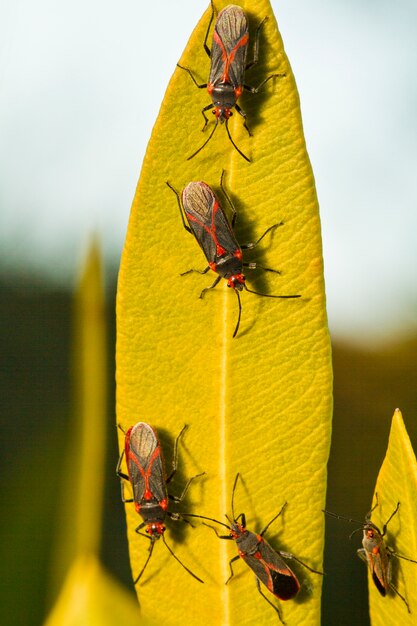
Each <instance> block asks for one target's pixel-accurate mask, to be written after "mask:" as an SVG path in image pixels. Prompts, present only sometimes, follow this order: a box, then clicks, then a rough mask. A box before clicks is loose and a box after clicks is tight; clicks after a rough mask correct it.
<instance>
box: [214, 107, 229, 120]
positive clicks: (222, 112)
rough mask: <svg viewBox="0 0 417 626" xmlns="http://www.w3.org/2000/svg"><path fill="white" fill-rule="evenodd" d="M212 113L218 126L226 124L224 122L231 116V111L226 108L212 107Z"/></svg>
mask: <svg viewBox="0 0 417 626" xmlns="http://www.w3.org/2000/svg"><path fill="white" fill-rule="evenodd" d="M212 112H213V115H214V116H215V117H216V120H217V122H220V124H223V123H224V122H226V120H228V119H229V118H231V117H232V115H233V113H232V111H231V109H229V108H228V107H224V106H223V107H214V109H213V111H212Z"/></svg>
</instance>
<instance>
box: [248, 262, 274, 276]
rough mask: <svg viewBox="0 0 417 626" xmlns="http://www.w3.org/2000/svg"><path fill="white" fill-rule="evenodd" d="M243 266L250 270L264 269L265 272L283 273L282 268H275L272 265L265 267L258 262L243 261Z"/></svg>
mask: <svg viewBox="0 0 417 626" xmlns="http://www.w3.org/2000/svg"><path fill="white" fill-rule="evenodd" d="M242 265H243V267H247V268H248V269H250V270H263V271H264V272H274V274H281V272H280V270H273V269H272V268H270V267H264V266H263V265H259V264H258V263H253V262H252V263H242Z"/></svg>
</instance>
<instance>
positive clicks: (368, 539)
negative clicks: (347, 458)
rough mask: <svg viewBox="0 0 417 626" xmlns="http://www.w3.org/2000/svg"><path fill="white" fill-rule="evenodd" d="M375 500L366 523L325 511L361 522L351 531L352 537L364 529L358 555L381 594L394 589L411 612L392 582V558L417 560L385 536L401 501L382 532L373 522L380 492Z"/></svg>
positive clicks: (330, 513)
mask: <svg viewBox="0 0 417 626" xmlns="http://www.w3.org/2000/svg"><path fill="white" fill-rule="evenodd" d="M375 500H376V503H375V505H374V506H373V507H372V509H371V510H370V511H369V513H367V515H366V517H365V523H364V524H361V522H358V520H355V519H353V518H350V517H343V516H342V515H337V514H336V513H332V512H331V511H324V513H326V514H327V515H330V516H332V517H336V518H337V519H342V520H345V521H347V522H356V523H358V524H361V527H360V528H358V529H357V530H354V531H353V533H351V535H350V536H351V537H352V535H354V534H355V533H356V532H358V531H360V530H362V531H363V538H362V548H360V549H359V550H358V551H357V554H358V557H359V558H360V559H361V560H362V561H364V562H365V563H366V564H367V566H368V569H369V571H370V573H371V576H372V580H373V583H374V585H375V587H376V588H377V589H378V591H379V593H380V594H381V596H383V597H385V596H386V595H387V591H388V590H389V589H392V591H393V592H394V593H395V594H396V595H397V596H398V597H399V598H401V600H402V601H403V602H404V604H405V606H406V607H407V611H408V612H409V613H411V611H410V607H409V604H408V602H407V600H406V599H405V598H404V596H402V595H401V593H400V592H399V591H398V589H397V588H396V587H395V586H394V585H393V583H392V561H391V558H392V557H393V556H396V557H397V558H399V559H404V560H405V561H410V562H411V563H417V561H414V560H413V559H410V558H408V557H406V556H402V555H401V554H398V552H395V551H394V550H393V549H392V548H390V547H389V546H388V545H387V544H385V542H384V537H385V534H386V532H387V526H388V524H389V522H390V521H391V520H392V518H393V517H394V516H395V515H396V514H397V513H398V510H399V508H400V503H399V502H397V506H396V507H395V509H394V511H393V512H392V513H391V515H390V516H389V518H388V520H387V521H386V522H385V524H384V525H383V527H382V532H381V531H380V530H379V528H378V526H376V524H374V523H373V522H371V516H372V513H373V511H374V510H375V509H376V507H377V506H378V494H375Z"/></svg>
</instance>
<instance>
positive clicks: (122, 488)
mask: <svg viewBox="0 0 417 626" xmlns="http://www.w3.org/2000/svg"><path fill="white" fill-rule="evenodd" d="M124 455H125V451H124V450H123V452H122V454H121V455H120V457H119V460H118V461H117V467H116V474H117V476H118V477H119V478H121V479H122V480H121V481H120V496H121V498H122V502H123V504H126V502H133V498H125V484H124V482H123V480H129V476H128V475H127V474H125V473H124V472H122V471H121V469H120V468H121V465H122V461H123V457H124Z"/></svg>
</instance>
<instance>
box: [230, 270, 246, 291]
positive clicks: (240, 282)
mask: <svg viewBox="0 0 417 626" xmlns="http://www.w3.org/2000/svg"><path fill="white" fill-rule="evenodd" d="M245 280H246V278H245V276H244V274H234V275H233V276H231V277H230V278H228V279H227V286H228V287H230V288H231V289H237V290H238V291H242V289H244V287H245Z"/></svg>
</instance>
